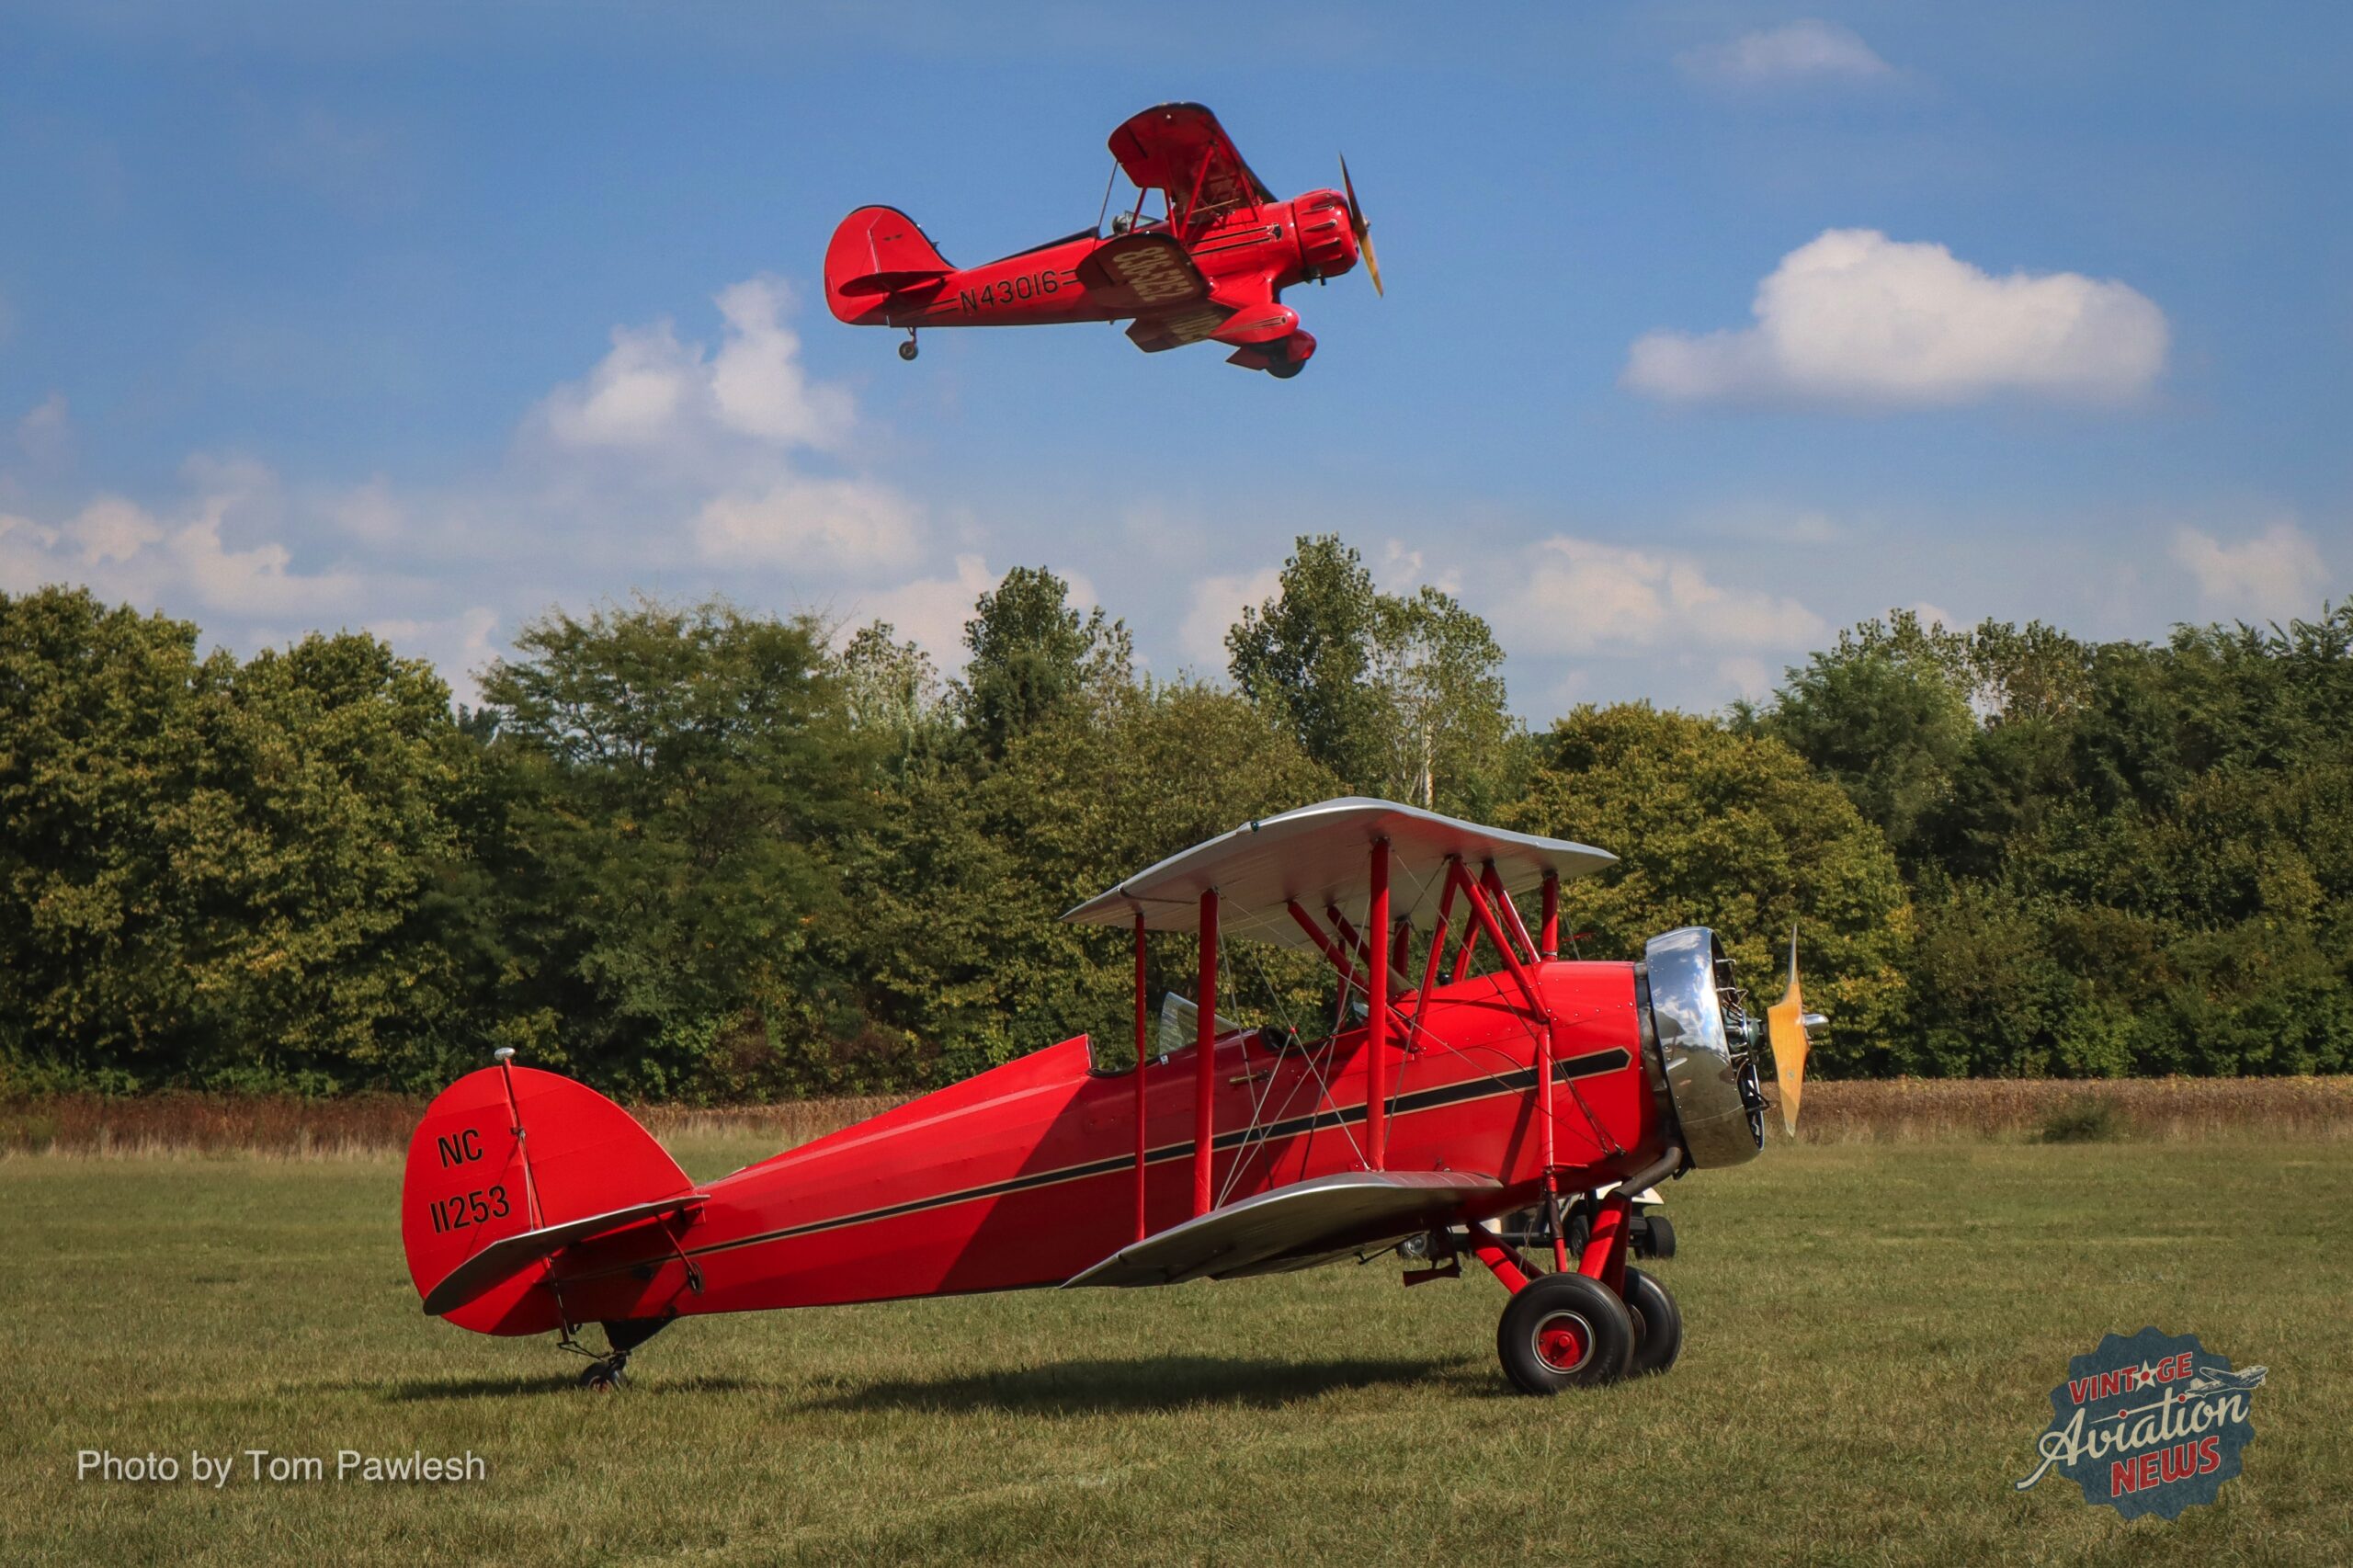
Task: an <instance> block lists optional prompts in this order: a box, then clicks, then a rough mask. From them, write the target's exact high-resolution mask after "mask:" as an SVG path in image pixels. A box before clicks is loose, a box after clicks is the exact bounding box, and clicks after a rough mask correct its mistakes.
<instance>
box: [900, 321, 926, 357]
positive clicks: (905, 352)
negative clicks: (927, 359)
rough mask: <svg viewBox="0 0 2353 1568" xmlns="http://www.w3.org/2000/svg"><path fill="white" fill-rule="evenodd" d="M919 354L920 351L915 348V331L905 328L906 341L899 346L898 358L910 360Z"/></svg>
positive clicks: (911, 328)
mask: <svg viewBox="0 0 2353 1568" xmlns="http://www.w3.org/2000/svg"><path fill="white" fill-rule="evenodd" d="M920 352H921V350H920V349H918V348H917V347H915V328H913V327H909V328H907V340H906V341H905V342H904V343H902V344H900V345H899V358H902V359H912V358H915V356H916V355H917V354H918V353H920Z"/></svg>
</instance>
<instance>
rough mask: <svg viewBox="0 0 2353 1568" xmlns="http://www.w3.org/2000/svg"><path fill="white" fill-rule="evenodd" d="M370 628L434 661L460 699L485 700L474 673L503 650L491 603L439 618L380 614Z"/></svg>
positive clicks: (407, 651)
mask: <svg viewBox="0 0 2353 1568" xmlns="http://www.w3.org/2000/svg"><path fill="white" fill-rule="evenodd" d="M367 628H368V630H369V631H372V632H374V633H375V634H376V635H377V636H378V637H381V638H382V639H383V640H384V641H385V642H389V643H391V644H392V649H393V651H394V652H396V653H402V654H404V655H407V656H409V657H412V658H426V659H430V660H432V661H433V665H434V668H436V669H438V670H439V671H440V672H441V678H442V679H443V680H446V681H448V682H449V688H450V693H451V695H452V696H454V697H455V698H456V699H457V700H459V701H460V702H463V703H467V704H469V705H471V704H472V703H475V702H478V701H480V700H481V687H480V685H479V684H478V683H477V682H476V681H475V679H474V676H476V675H477V674H478V673H479V672H481V671H482V670H483V669H485V668H487V667H488V666H489V664H490V662H491V660H493V659H494V658H496V657H497V656H498V652H499V649H498V644H497V642H495V641H494V640H493V638H492V635H491V634H492V633H493V632H494V631H497V630H498V612H497V611H496V610H494V609H493V608H490V607H489V606H488V605H473V606H471V607H469V608H465V609H462V610H460V611H459V612H458V613H457V614H455V615H451V616H444V617H441V618H439V619H415V618H406V619H404V618H402V617H398V616H391V617H378V618H375V619H370V620H369V621H368V622H367ZM280 641H282V639H281V640H280Z"/></svg>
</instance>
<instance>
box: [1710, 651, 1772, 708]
mask: <svg viewBox="0 0 2353 1568" xmlns="http://www.w3.org/2000/svg"><path fill="white" fill-rule="evenodd" d="M1716 676H1717V678H1719V679H1721V680H1722V681H1723V682H1724V683H1725V684H1726V685H1727V686H1730V687H1732V688H1733V691H1735V692H1737V693H1738V694H1739V695H1741V696H1743V697H1745V698H1747V699H1749V700H1750V701H1751V702H1754V701H1756V700H1758V699H1761V698H1764V697H1766V696H1768V695H1769V694H1770V693H1771V691H1772V689H1773V682H1774V675H1773V671H1772V670H1771V669H1770V668H1768V666H1767V665H1766V663H1765V661H1764V660H1762V659H1760V658H1758V657H1756V655H1755V654H1753V653H1734V654H1733V656H1732V657H1730V658H1728V659H1722V660H1719V661H1718V662H1717V664H1716Z"/></svg>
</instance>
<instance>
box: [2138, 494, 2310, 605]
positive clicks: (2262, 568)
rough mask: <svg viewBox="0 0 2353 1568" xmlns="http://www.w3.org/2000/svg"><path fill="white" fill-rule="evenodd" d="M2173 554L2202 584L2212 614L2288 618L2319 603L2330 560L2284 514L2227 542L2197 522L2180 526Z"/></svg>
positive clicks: (2201, 597)
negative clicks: (2241, 536)
mask: <svg viewBox="0 0 2353 1568" xmlns="http://www.w3.org/2000/svg"><path fill="white" fill-rule="evenodd" d="M2173 558H2174V560H2175V561H2176V562H2178V563H2179V564H2180V565H2181V566H2182V567H2183V568H2184V569H2186V570H2187V571H2188V573H2189V574H2190V576H2191V577H2192V578H2193V579H2194V580H2195V581H2196V582H2197V584H2198V598H2199V603H2200V605H2201V606H2202V607H2203V608H2205V610H2206V612H2207V613H2208V614H2210V615H2228V616H2235V617H2245V618H2248V619H2255V620H2258V621H2261V620H2286V619H2289V618H2290V617H2291V616H2296V615H2310V614H2312V613H2313V612H2315V611H2316V610H2318V609H2319V608H2320V601H2321V596H2322V591H2323V589H2324V588H2325V586H2326V585H2327V583H2328V581H2329V571H2328V567H2327V564H2326V563H2325V562H2323V561H2322V560H2321V555H2320V549H2319V547H2318V546H2317V545H2315V544H2314V543H2313V540H2312V537H2311V536H2310V535H2309V534H2307V533H2305V532H2304V531H2303V529H2302V528H2298V527H2297V526H2296V525H2295V524H2293V523H2291V522H2288V521H2286V520H2284V519H2282V520H2280V521H2279V522H2275V523H2273V524H2272V525H2271V526H2270V527H2269V528H2265V529H2264V530H2263V532H2261V533H2260V534H2256V535H2252V536H2249V537H2246V538H2243V539H2240V540H2236V541H2235V542H2230V543H2226V542H2224V541H2223V540H2219V539H2217V538H2215V537H2214V536H2213V535H2212V534H2210V533H2204V532H2201V531H2200V530H2199V529H2197V528H2178V529H2176V530H2175V532H2174V537H2173Z"/></svg>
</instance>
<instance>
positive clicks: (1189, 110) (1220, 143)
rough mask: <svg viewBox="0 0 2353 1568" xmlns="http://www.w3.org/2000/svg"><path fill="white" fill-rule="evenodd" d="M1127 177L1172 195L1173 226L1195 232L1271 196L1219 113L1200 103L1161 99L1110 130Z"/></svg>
mask: <svg viewBox="0 0 2353 1568" xmlns="http://www.w3.org/2000/svg"><path fill="white" fill-rule="evenodd" d="M1111 155H1112V156H1113V157H1115V158H1117V159H1119V160H1120V168H1122V169H1124V170H1125V171H1127V176H1128V178H1130V179H1131V180H1133V181H1134V182H1135V183H1136V185H1137V186H1138V187H1142V188H1143V189H1146V190H1158V191H1161V192H1164V193H1165V194H1166V196H1167V198H1168V222H1169V227H1171V228H1172V229H1174V230H1176V232H1177V233H1180V234H1191V233H1195V232H1197V231H1199V229H1201V228H1202V227H1204V226H1205V225H1207V224H1208V223H1210V222H1211V221H1213V220H1215V219H1216V218H1218V217H1220V216H1222V214H1224V213H1227V212H1231V211H1232V210H1233V209H1235V208H1237V207H1246V206H1250V205H1253V204H1255V203H1257V202H1261V201H1272V200H1274V199H1275V196H1274V192H1272V191H1270V190H1268V189H1267V186H1266V182H1265V181H1263V180H1261V179H1260V178H1259V177H1258V176H1256V175H1255V174H1252V173H1251V172H1250V165H1248V164H1245V163H1244V162H1243V161H1242V154H1241V153H1239V152H1237V151H1235V149H1234V145H1233V138H1232V137H1231V136H1228V135H1227V134H1226V133H1225V127H1223V126H1222V125H1220V124H1219V123H1218V122H1217V116H1215V115H1213V114H1211V112H1210V111H1209V110H1207V109H1205V108H1202V107H1201V106H1200V105H1199V104H1162V105H1161V106H1160V107H1159V108H1148V109H1146V110H1144V111H1143V112H1142V114H1139V115H1137V116H1135V117H1134V118H1132V119H1130V120H1129V121H1128V122H1127V123H1126V124H1124V125H1122V126H1120V129H1119V130H1117V131H1113V132H1111Z"/></svg>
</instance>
